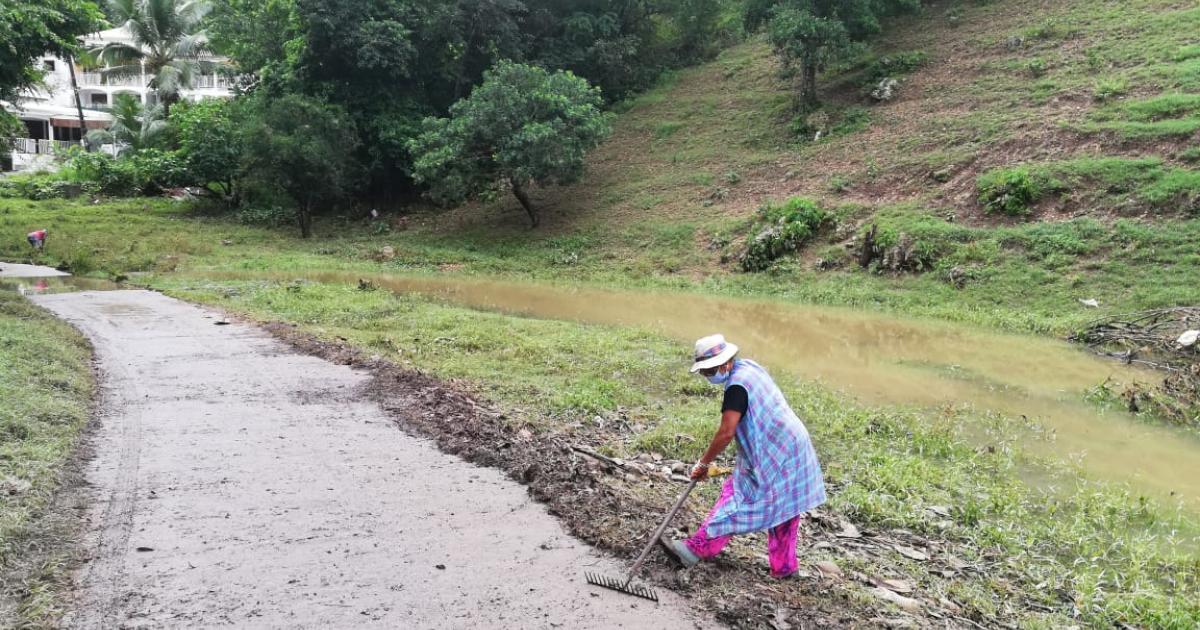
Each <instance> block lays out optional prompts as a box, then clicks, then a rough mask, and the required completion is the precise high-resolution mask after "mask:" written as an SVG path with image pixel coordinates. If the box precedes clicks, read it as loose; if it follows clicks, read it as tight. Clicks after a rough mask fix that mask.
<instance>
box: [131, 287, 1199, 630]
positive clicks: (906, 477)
mask: <svg viewBox="0 0 1200 630" xmlns="http://www.w3.org/2000/svg"><path fill="white" fill-rule="evenodd" d="M152 282H153V284H154V285H155V286H158V287H161V288H164V289H166V290H167V291H168V293H170V294H173V295H178V296H180V297H184V298H186V299H189V300H194V301H199V302H204V303H211V304H216V305H219V306H221V307H223V308H227V309H232V310H234V311H236V312H241V313H245V314H248V315H250V316H251V317H254V318H259V319H264V320H274V319H282V320H286V321H291V322H297V323H300V324H301V325H302V326H303V327H304V328H305V329H306V330H309V331H311V332H313V333H314V334H317V335H318V336H320V337H323V338H326V339H333V338H343V339H346V340H348V341H349V342H350V343H352V344H354V345H356V346H359V347H362V348H364V349H366V350H367V351H368V352H371V353H378V354H381V355H383V356H385V357H387V358H389V359H391V360H393V361H397V362H399V363H401V364H404V365H408V366H410V367H414V368H419V369H421V370H423V371H427V372H429V373H432V374H435V375H437V376H440V377H443V378H458V379H466V380H467V382H469V383H472V384H473V385H474V386H476V387H478V388H479V389H480V390H481V391H486V392H487V393H488V396H489V397H491V398H493V399H495V400H496V401H497V402H498V403H499V404H501V405H502V406H503V407H504V408H505V409H506V411H507V412H508V414H509V415H510V417H511V418H512V421H513V422H518V423H530V424H532V425H533V426H535V427H536V428H537V430H539V431H547V432H553V433H556V434H561V433H562V432H568V433H569V432H570V431H571V427H572V425H573V424H575V423H589V424H590V423H594V422H597V421H599V422H603V423H609V426H612V425H613V424H615V423H618V421H619V420H623V421H624V422H626V423H627V424H628V425H629V426H630V428H631V431H632V436H631V437H632V441H630V442H629V443H626V444H622V443H620V442H616V443H612V444H610V445H609V449H611V452H613V453H614V454H616V455H618V456H630V455H633V454H636V453H637V452H642V451H656V452H661V453H663V454H664V455H667V456H668V457H677V458H680V459H683V460H685V461H688V460H691V459H693V458H695V457H696V456H697V455H698V454H699V452H700V451H701V450H702V449H703V447H704V445H705V444H706V441H707V439H708V438H709V437H710V435H711V432H712V431H713V428H714V426H713V421H714V420H713V419H714V418H715V409H716V407H715V405H716V400H715V396H716V394H715V392H714V390H713V388H711V387H709V386H707V385H706V384H704V383H702V382H701V381H699V380H698V379H696V378H695V377H694V376H690V375H688V374H687V373H686V363H685V362H684V361H683V360H682V358H681V357H682V356H683V355H685V354H686V348H681V347H680V346H679V344H678V343H676V342H673V341H671V340H668V339H665V338H663V337H660V336H658V335H656V334H653V333H651V332H648V331H641V330H636V329H628V328H613V327H606V326H592V325H581V324H575V323H569V322H561V321H551V320H539V319H530V318H524V317H512V316H507V315H501V314H496V313H486V312H483V313H481V312H479V311H475V310H470V309H466V308H461V307H457V306H452V305H448V304H444V303H440V302H438V301H436V300H433V299H429V298H424V297H419V296H416V295H411V294H410V295H397V294H393V293H391V292H388V291H383V290H376V291H362V290H358V289H356V288H354V287H351V286H345V285H323V284H313V283H307V282H299V283H297V282H273V281H207V280H204V279H202V278H192V277H176V276H156V277H155V278H153V280H152ZM777 377H778V378H779V379H780V381H781V383H782V384H783V387H784V389H785V391H786V393H787V395H788V397H789V400H790V401H791V402H792V404H793V406H794V407H795V408H796V409H797V411H798V412H799V413H800V414H801V415H802V416H803V417H805V418H806V419H807V424H808V426H809V428H810V430H811V431H812V433H813V436H814V441H815V443H816V444H817V447H818V451H819V454H820V457H821V459H822V462H823V465H824V467H825V469H826V471H827V479H828V481H829V482H830V484H831V487H833V488H836V492H834V494H833V499H832V502H833V503H832V505H833V507H834V508H835V509H837V510H838V511H839V512H842V513H845V514H847V515H849V516H850V517H852V518H853V519H854V520H855V521H856V522H859V523H864V524H867V525H869V526H876V527H886V528H904V529H908V530H910V531H915V532H919V533H924V534H927V535H933V536H939V537H940V536H944V537H946V538H948V539H949V540H951V541H954V543H955V544H956V545H961V547H960V548H958V549H957V550H956V551H955V553H962V554H968V555H967V557H965V558H964V559H965V560H967V561H968V562H972V563H976V562H977V563H980V565H981V566H984V567H986V570H985V572H984V573H983V574H982V575H979V574H965V575H960V576H956V577H955V578H953V579H946V578H944V577H942V576H940V575H937V574H934V573H932V572H929V571H928V570H927V569H926V568H925V567H922V566H920V565H919V564H916V563H909V564H905V563H903V562H902V561H898V560H896V559H889V558H884V557H881V558H872V559H869V560H867V561H866V563H867V567H868V568H869V571H868V572H869V573H871V574H885V573H886V574H888V575H895V574H897V572H900V573H907V574H909V575H911V576H913V578H914V579H915V580H917V582H918V583H919V584H920V585H921V588H922V590H923V592H924V593H926V594H931V595H933V594H936V595H945V596H947V597H949V598H951V599H953V600H955V601H957V602H959V603H960V604H961V605H964V606H966V607H967V608H968V610H971V611H977V612H979V613H980V614H983V615H988V616H989V617H990V616H994V615H999V616H1015V617H1016V618H1017V619H1020V620H1021V622H1022V623H1026V624H1033V625H1038V624H1041V625H1045V626H1050V627H1053V626H1060V625H1062V624H1066V623H1068V622H1070V621H1071V620H1070V618H1069V617H1068V612H1069V610H1070V609H1071V606H1070V604H1067V603H1065V602H1064V601H1063V600H1062V599H1061V598H1060V596H1059V595H1058V594H1057V593H1058V592H1059V591H1060V590H1061V591H1062V592H1064V593H1067V594H1068V595H1069V596H1070V597H1072V598H1074V600H1075V601H1076V602H1077V603H1078V605H1079V606H1080V614H1081V615H1082V620H1083V621H1084V622H1086V623H1088V624H1090V625H1099V626H1103V625H1112V624H1115V623H1117V622H1122V623H1128V624H1133V625H1138V626H1143V627H1179V628H1184V627H1191V626H1192V625H1194V624H1195V623H1197V622H1198V621H1200V597H1197V595H1200V592H1198V590H1197V589H1198V585H1197V575H1198V574H1197V569H1198V568H1200V566H1198V565H1197V559H1196V557H1195V556H1194V555H1190V552H1189V548H1188V547H1187V544H1188V541H1189V540H1192V539H1193V538H1194V537H1195V536H1196V535H1198V534H1200V529H1198V528H1197V525H1196V523H1195V522H1194V521H1192V520H1190V517H1187V516H1186V515H1183V514H1180V513H1175V512H1173V511H1171V510H1170V509H1167V508H1165V507H1164V506H1162V505H1159V504H1157V503H1155V502H1154V501H1153V500H1149V499H1144V498H1142V497H1138V496H1135V495H1131V494H1129V493H1127V492H1126V491H1123V490H1121V489H1120V488H1116V487H1110V486H1107V485H1104V484H1099V483H1092V482H1088V481H1078V480H1077V477H1076V476H1075V473H1074V471H1071V470H1070V469H1068V468H1055V467H1051V466H1050V465H1049V464H1043V463H1037V462H1035V461H1033V459H1032V458H1031V456H1029V455H1028V454H1027V453H1024V452H1023V451H1022V450H1021V448H1020V447H1019V446H1017V442H1016V441H1015V438H1014V435H1015V433H1014V431H1015V429H1014V427H1016V426H1018V425H1019V424H1020V423H1019V422H1013V421H1012V420H1011V419H1006V418H997V417H990V418H989V417H977V416H973V415H972V414H971V413H970V412H968V411H965V410H949V409H948V410H942V411H940V412H925V411H907V410H897V409H881V408H869V407H862V406H859V405H856V404H854V403H852V402H850V401H848V400H846V399H844V398H842V397H840V396H837V395H834V394H832V393H830V392H829V390H827V389H825V388H823V387H821V386H818V385H816V384H813V383H808V382H800V381H796V380H794V379H792V378H790V377H788V376H787V375H786V374H777ZM964 426H973V427H977V429H976V430H982V431H984V432H986V433H988V434H989V435H990V436H991V437H990V438H989V439H990V440H992V443H995V444H998V445H999V448H997V449H995V450H994V452H989V451H987V450H977V449H976V448H974V447H973V446H972V443H971V442H970V441H969V440H967V439H966V438H965V436H964V435H963V434H962V433H961V428H962V427H964ZM1030 466H1034V467H1037V468H1038V469H1039V470H1042V471H1043V472H1042V474H1044V475H1046V476H1048V477H1049V478H1052V479H1057V480H1058V481H1057V482H1056V483H1061V484H1067V485H1068V486H1069V487H1070V488H1071V489H1072V490H1071V491H1068V492H1063V493H1061V494H1053V495H1046V494H1043V493H1042V492H1041V491H1038V490H1033V489H1031V488H1030V487H1029V486H1028V485H1026V484H1025V483H1024V482H1023V481H1022V478H1021V471H1022V470H1027V469H1028V468H1029V467H1030ZM1077 483H1078V484H1080V485H1078V487H1076V484H1077ZM711 490H712V488H706V489H705V492H707V493H710V494H711ZM935 505H942V506H951V516H950V518H949V519H943V518H941V517H936V516H934V515H933V514H932V513H931V512H929V511H928V510H927V508H928V507H930V506H935ZM945 520H948V522H943V521H945ZM985 551H986V552H988V553H997V554H998V557H999V558H1001V559H998V560H990V559H988V558H989V557H988V556H986V555H984V554H985ZM822 557H826V556H823V555H820V554H817V555H813V556H812V557H811V558H807V557H806V560H816V559H820V558H822ZM836 559H837V560H838V561H839V562H842V563H846V562H847V559H845V558H842V557H837V558H836ZM1114 568H1118V569H1119V576H1120V577H1119V580H1116V579H1114V577H1113V574H1112V571H1113V569H1114ZM1001 576H1003V579H1000V578H1001ZM1018 600H1021V601H1032V602H1036V603H1037V604H1038V605H1039V606H1045V607H1048V608H1049V609H1051V611H1052V612H1050V613H1045V612H1039V611H1038V610H1037V609H1036V608H1035V607H1029V606H1026V605H1024V604H1022V603H1018ZM1014 611H1016V612H1014Z"/></svg>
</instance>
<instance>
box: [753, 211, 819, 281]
mask: <svg viewBox="0 0 1200 630" xmlns="http://www.w3.org/2000/svg"><path fill="white" fill-rule="evenodd" d="M831 220H832V217H831V216H830V214H829V213H828V212H826V211H825V210H823V209H821V208H820V207H819V206H817V204H816V203H815V202H814V201H812V200H811V199H805V198H803V197H793V198H792V199H789V200H788V201H787V202H786V203H784V204H783V205H782V206H775V205H770V204H768V205H765V206H763V207H762V208H761V209H759V221H758V222H757V223H756V229H755V231H754V232H753V234H752V235H751V236H750V238H749V242H748V244H747V247H746V252H745V253H744V254H743V255H742V260H741V263H742V270H744V271H762V270H764V269H766V268H768V267H770V266H771V264H772V263H774V262H775V261H776V260H778V259H779V258H781V257H783V256H784V255H786V254H790V253H792V252H795V251H796V250H798V249H799V248H800V246H802V245H803V244H804V243H805V242H807V241H808V240H809V239H811V238H812V237H813V236H814V235H815V234H816V233H817V232H818V231H820V229H821V227H822V226H823V225H824V224H826V223H828V222H830V221H831Z"/></svg>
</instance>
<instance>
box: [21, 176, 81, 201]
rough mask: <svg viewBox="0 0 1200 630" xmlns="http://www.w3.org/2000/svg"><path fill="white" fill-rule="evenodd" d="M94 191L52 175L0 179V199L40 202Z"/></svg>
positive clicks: (78, 183)
mask: <svg viewBox="0 0 1200 630" xmlns="http://www.w3.org/2000/svg"><path fill="white" fill-rule="evenodd" d="M94 191H95V187H94V186H89V185H88V184H86V183H80V182H76V181H71V180H67V179H64V178H61V177H59V176H58V175H57V174H54V173H38V174H31V175H12V176H9V177H5V178H0V198H9V199H32V200H34V201H41V200H43V199H64V198H69V197H76V196H78V195H81V194H85V193H90V192H94Z"/></svg>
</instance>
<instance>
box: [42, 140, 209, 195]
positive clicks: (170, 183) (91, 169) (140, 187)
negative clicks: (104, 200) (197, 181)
mask: <svg viewBox="0 0 1200 630" xmlns="http://www.w3.org/2000/svg"><path fill="white" fill-rule="evenodd" d="M66 173H70V174H71V175H72V176H73V177H74V178H75V179H78V180H80V181H86V182H93V183H94V184H95V186H96V188H97V189H98V191H99V192H101V193H103V194H106V195H111V196H114V197H133V196H137V195H157V194H159V193H161V192H162V191H163V190H165V189H167V188H178V187H181V186H187V185H190V184H192V183H193V182H192V181H191V179H192V178H191V176H190V175H189V173H188V170H187V167H186V166H185V164H184V161H183V160H182V159H181V158H180V157H179V155H178V154H177V153H175V152H173V151H162V150H160V149H143V150H141V151H138V152H136V153H128V154H126V155H123V156H121V157H119V158H114V157H112V156H111V155H108V154H107V153H99V152H95V153H86V152H83V151H78V152H74V153H72V155H71V157H70V159H69V160H68V162H67V165H66V167H65V168H64V174H66Z"/></svg>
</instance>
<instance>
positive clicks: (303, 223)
mask: <svg viewBox="0 0 1200 630" xmlns="http://www.w3.org/2000/svg"><path fill="white" fill-rule="evenodd" d="M296 219H297V221H298V222H299V223H300V238H309V237H311V236H312V208H310V207H309V204H308V202H304V203H302V204H300V207H299V208H297V209H296Z"/></svg>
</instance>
